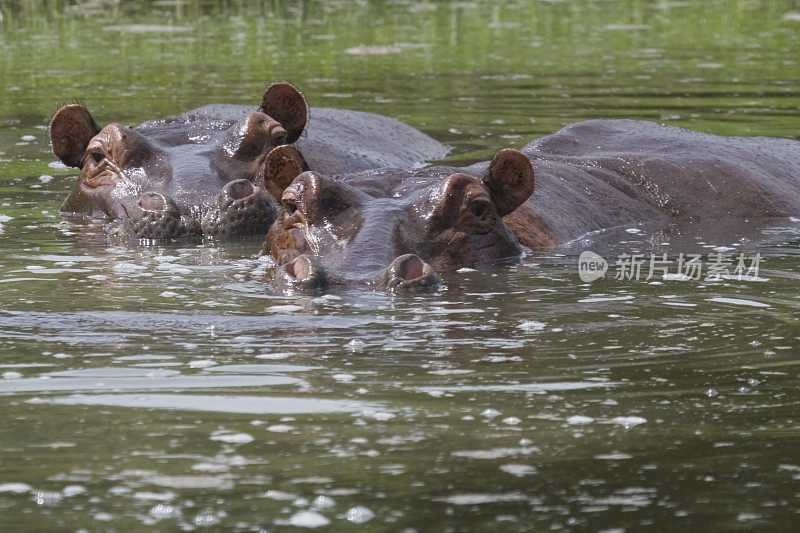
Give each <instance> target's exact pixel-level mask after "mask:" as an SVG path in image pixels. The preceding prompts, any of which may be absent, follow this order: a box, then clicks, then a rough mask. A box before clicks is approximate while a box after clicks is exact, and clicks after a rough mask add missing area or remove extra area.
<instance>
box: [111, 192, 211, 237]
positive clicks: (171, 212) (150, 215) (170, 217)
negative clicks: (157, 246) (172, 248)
mask: <svg viewBox="0 0 800 533" xmlns="http://www.w3.org/2000/svg"><path fill="white" fill-rule="evenodd" d="M123 209H124V210H125V213H126V215H127V216H126V217H125V219H124V220H123V223H122V225H121V226H120V227H119V228H118V233H119V234H121V235H126V236H132V237H136V238H138V239H147V240H159V241H163V240H173V239H181V238H186V237H195V236H198V235H199V234H200V231H201V230H200V227H199V224H197V222H196V221H194V220H193V219H191V218H186V217H184V216H182V215H181V213H180V210H179V209H178V206H177V204H175V201H174V200H172V198H169V197H167V196H166V195H164V194H161V193H158V192H146V193H144V194H142V195H141V196H140V197H139V200H138V201H136V202H135V203H134V204H132V205H128V206H127V207H125V204H123Z"/></svg>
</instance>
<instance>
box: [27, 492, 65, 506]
mask: <svg viewBox="0 0 800 533" xmlns="http://www.w3.org/2000/svg"><path fill="white" fill-rule="evenodd" d="M63 499H64V495H63V494H61V493H60V492H56V491H53V490H40V491H37V492H36V494H35V495H34V497H33V501H35V502H36V504H37V505H55V504H57V503H58V502H60V501H61V500H63Z"/></svg>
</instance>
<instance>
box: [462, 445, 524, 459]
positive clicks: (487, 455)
mask: <svg viewBox="0 0 800 533" xmlns="http://www.w3.org/2000/svg"><path fill="white" fill-rule="evenodd" d="M539 451H540V450H539V448H537V447H536V446H521V447H518V448H491V449H489V450H459V451H455V452H451V453H450V455H454V456H455V457H467V458H470V459H500V458H502V457H514V456H515V455H531V454H532V453H538V452H539Z"/></svg>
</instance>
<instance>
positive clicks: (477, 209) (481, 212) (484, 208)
mask: <svg viewBox="0 0 800 533" xmlns="http://www.w3.org/2000/svg"><path fill="white" fill-rule="evenodd" d="M469 210H470V211H471V212H472V214H473V215H475V218H484V217H485V216H486V214H487V213H488V212H489V204H488V203H487V202H485V201H480V202H473V203H472V205H471V206H470V208H469Z"/></svg>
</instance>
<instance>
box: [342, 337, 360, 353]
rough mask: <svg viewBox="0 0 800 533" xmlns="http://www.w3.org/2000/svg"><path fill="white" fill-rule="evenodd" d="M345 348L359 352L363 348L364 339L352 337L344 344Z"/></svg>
mask: <svg viewBox="0 0 800 533" xmlns="http://www.w3.org/2000/svg"><path fill="white" fill-rule="evenodd" d="M345 347H346V348H349V349H350V351H351V352H353V353H355V352H360V351H362V350H364V341H362V340H361V339H352V340H351V341H350V342H348V343H347V344H345Z"/></svg>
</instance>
